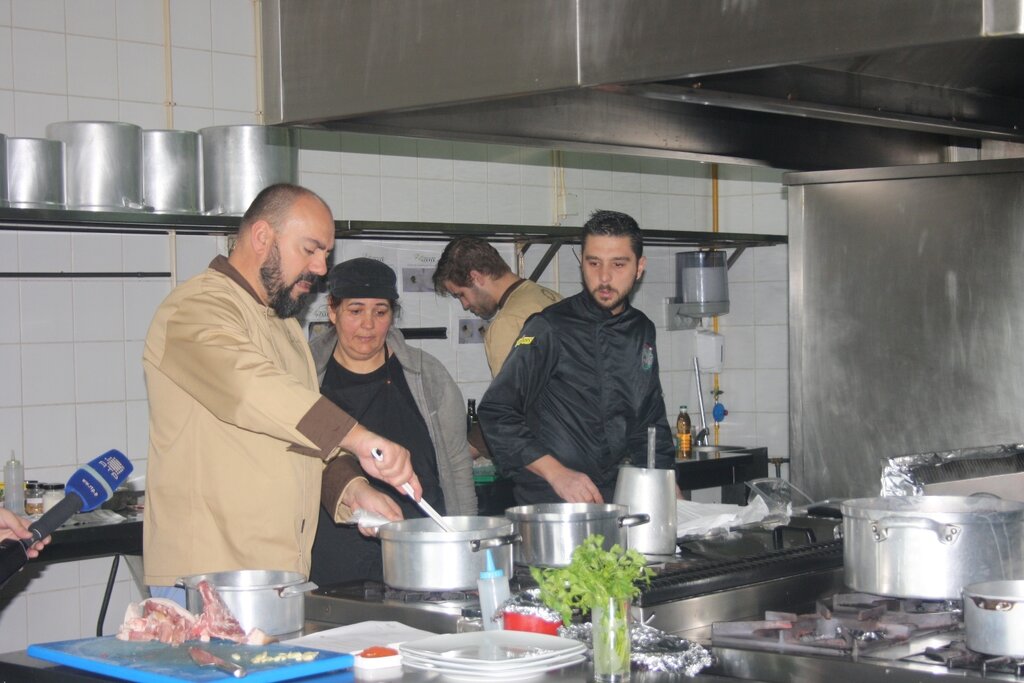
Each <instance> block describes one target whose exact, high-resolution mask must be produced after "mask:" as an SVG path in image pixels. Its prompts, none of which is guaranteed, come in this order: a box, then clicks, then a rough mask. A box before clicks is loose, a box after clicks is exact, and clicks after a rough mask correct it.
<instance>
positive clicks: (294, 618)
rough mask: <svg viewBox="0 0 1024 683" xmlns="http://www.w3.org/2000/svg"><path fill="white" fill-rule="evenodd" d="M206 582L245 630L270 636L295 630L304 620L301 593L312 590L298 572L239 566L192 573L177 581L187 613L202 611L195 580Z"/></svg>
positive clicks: (314, 587)
mask: <svg viewBox="0 0 1024 683" xmlns="http://www.w3.org/2000/svg"><path fill="white" fill-rule="evenodd" d="M204 579H205V580H206V581H209V582H210V585H212V586H213V587H214V588H216V589H217V593H218V594H220V597H221V598H222V599H223V600H224V604H226V605H227V606H228V609H230V610H231V613H232V614H234V615H235V618H236V619H238V623H239V624H241V625H242V628H243V629H245V631H246V632H247V633H248V632H249V631H250V630H252V629H253V628H259V629H260V630H262V631H263V632H264V633H267V634H269V635H272V636H280V635H285V634H292V633H297V632H299V631H301V630H302V627H303V624H304V623H305V619H306V607H305V605H306V600H305V594H306V593H307V592H309V591H311V590H315V589H316V584H315V583H310V582H308V581H306V577H305V576H303V575H302V574H299V573H298V572H283V571H264V570H259V569H242V570H238V571H230V572H214V573H211V574H193V575H192V576H186V577H184V578H181V579H179V580H178V581H177V584H176V585H178V586H180V587H182V588H184V589H185V606H186V607H187V608H188V610H189V611H190V612H193V613H195V614H199V613H201V612H202V611H203V597H202V595H201V594H200V593H199V582H200V581H203V580H204Z"/></svg>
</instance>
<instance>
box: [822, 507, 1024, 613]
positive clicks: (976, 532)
mask: <svg viewBox="0 0 1024 683" xmlns="http://www.w3.org/2000/svg"><path fill="white" fill-rule="evenodd" d="M840 507H841V509H842V513H843V539H844V540H843V567H844V570H845V577H846V578H845V582H846V585H847V586H849V587H850V588H853V589H854V590H857V591H861V592H864V593H871V594H874V595H885V596H891V597H905V598H923V599H926V600H956V599H959V598H960V595H961V591H962V590H963V588H964V586H967V585H970V584H973V583H978V582H982V581H993V580H1000V579H1014V578H1024V503H1020V502H1016V501H1008V500H1000V499H998V498H991V497H973V496H893V497H888V498H857V499H853V500H847V501H844V502H843V503H842V505H841V506H840Z"/></svg>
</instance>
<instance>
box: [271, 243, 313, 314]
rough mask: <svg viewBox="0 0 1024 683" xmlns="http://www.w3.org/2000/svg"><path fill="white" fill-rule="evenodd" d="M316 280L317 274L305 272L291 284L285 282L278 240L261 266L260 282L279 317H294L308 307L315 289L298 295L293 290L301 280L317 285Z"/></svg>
mask: <svg viewBox="0 0 1024 683" xmlns="http://www.w3.org/2000/svg"><path fill="white" fill-rule="evenodd" d="M316 281H317V276H316V275H315V274H313V273H310V272H305V273H303V274H302V275H300V276H299V277H297V278H295V280H294V281H293V282H292V283H291V284H287V283H285V282H284V278H283V277H282V276H281V251H280V250H279V249H278V247H277V243H276V242H275V243H274V245H273V246H272V247H271V248H270V255H269V256H267V260H266V261H264V262H263V265H262V266H260V282H262V283H263V289H265V290H266V291H267V305H268V306H270V308H271V309H273V311H274V313H276V314H277V317H278V318H294V317H295V316H297V315H298V314H299V313H300V312H301V311H302V309H304V308H305V307H306V303H307V301H308V300H309V298H310V297H311V296H312V295H313V290H312V289H310V291H308V292H306V293H305V294H302V295H300V296H297V297H293V296H292V290H293V289H294V288H295V285H297V284H299V283H300V282H308V283H310V284H311V285H315V284H316Z"/></svg>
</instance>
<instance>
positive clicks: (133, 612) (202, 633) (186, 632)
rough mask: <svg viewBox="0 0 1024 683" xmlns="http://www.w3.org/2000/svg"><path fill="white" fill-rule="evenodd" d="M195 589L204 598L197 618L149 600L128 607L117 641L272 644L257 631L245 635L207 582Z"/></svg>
mask: <svg viewBox="0 0 1024 683" xmlns="http://www.w3.org/2000/svg"><path fill="white" fill-rule="evenodd" d="M198 588H199V593H200V595H202V596H203V613H202V614H201V615H199V616H198V617H197V616H196V615H194V614H192V613H191V612H189V611H188V610H185V609H183V608H182V607H181V606H180V605H179V604H178V603H176V602H174V601H173V600H167V599H165V598H149V599H147V600H143V601H142V602H138V603H132V604H130V605H128V609H127V610H126V611H125V615H124V623H122V624H121V628H120V629H119V630H118V632H117V637H118V638H119V639H120V640H136V641H144V640H158V641H160V642H161V643H167V644H168V645H181V644H182V643H184V642H185V641H186V640H201V641H203V642H208V641H209V640H210V638H223V639H224V640H233V641H234V642H236V643H245V644H247V645H266V644H267V643H272V642H274V640H275V639H274V638H272V637H271V636H268V635H267V634H266V633H264V632H263V631H261V630H260V629H258V628H254V629H252V630H251V631H249V633H246V632H245V631H244V630H243V629H242V626H241V624H239V623H238V619H236V618H235V615H233V614H232V613H231V610H229V609H228V606H227V605H226V604H224V600H223V599H222V598H221V597H220V595H218V594H217V591H216V590H215V589H214V587H213V586H212V585H210V583H209V582H208V581H200V582H199V585H198Z"/></svg>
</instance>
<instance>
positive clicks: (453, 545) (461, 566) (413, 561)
mask: <svg viewBox="0 0 1024 683" xmlns="http://www.w3.org/2000/svg"><path fill="white" fill-rule="evenodd" d="M444 521H445V522H447V523H448V525H449V526H451V527H452V528H453V529H454V531H451V532H448V531H442V530H441V529H440V528H439V527H438V526H437V524H436V523H435V522H434V520H432V519H427V518H425V517H424V518H420V519H406V520H403V521H401V522H391V523H390V524H385V525H384V526H382V527H380V531H379V536H380V545H381V556H382V559H383V562H384V583H386V584H387V585H389V586H391V587H393V588H402V589H405V590H424V591H443V590H468V589H474V588H476V582H477V579H478V578H480V572H481V571H483V570H484V569H486V568H487V554H486V553H485V552H484V550H485V549H486V548H490V549H491V554H492V556H493V557H494V566H495V567H497V568H499V569H503V570H504V571H505V576H511V575H512V548H511V546H512V544H513V543H515V541H516V540H517V536H516V535H515V534H514V533H513V529H512V522H510V521H508V520H506V519H502V518H501V517H471V516H465V517H445V518H444Z"/></svg>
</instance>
